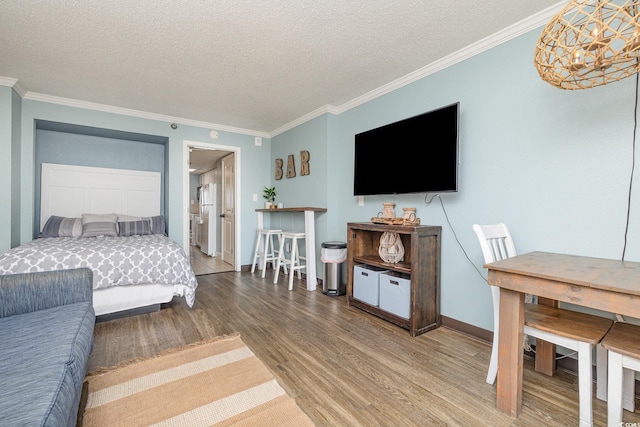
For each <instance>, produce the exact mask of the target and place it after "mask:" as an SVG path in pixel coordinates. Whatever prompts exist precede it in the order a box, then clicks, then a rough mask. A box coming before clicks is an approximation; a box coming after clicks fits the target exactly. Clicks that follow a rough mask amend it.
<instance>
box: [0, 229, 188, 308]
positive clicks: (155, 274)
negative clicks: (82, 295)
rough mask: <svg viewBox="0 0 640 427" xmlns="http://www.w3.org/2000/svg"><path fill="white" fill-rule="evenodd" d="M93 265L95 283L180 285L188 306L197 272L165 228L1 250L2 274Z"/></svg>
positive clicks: (96, 285)
mask: <svg viewBox="0 0 640 427" xmlns="http://www.w3.org/2000/svg"><path fill="white" fill-rule="evenodd" d="M77 267H89V268H91V269H92V270H93V289H102V288H107V287H110V286H125V285H141V284H148V283H159V284H167V285H169V284H171V285H174V286H175V285H181V286H182V288H183V291H184V292H183V293H184V296H185V299H186V302H187V304H188V305H189V307H191V306H193V302H194V300H195V293H196V287H197V286H198V283H197V282H196V277H195V274H194V272H193V269H192V268H191V264H190V263H189V259H188V258H187V257H186V255H185V253H184V251H183V250H182V247H181V246H180V245H178V244H177V243H176V242H174V241H173V240H171V239H169V238H168V237H166V236H163V235H161V234H151V235H144V236H131V237H89V238H76V237H50V238H42V239H36V240H32V241H31V242H29V243H27V244H24V245H22V246H18V247H16V248H13V249H11V250H9V251H8V252H5V253H3V254H1V255H0V274H14V273H27V272H32V271H48V270H63V269H68V268H77Z"/></svg>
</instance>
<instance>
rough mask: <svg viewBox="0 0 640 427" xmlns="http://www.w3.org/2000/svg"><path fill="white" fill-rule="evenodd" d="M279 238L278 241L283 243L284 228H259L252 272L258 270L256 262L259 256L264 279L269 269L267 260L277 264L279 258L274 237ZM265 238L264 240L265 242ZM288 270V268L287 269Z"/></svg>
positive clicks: (273, 264)
mask: <svg viewBox="0 0 640 427" xmlns="http://www.w3.org/2000/svg"><path fill="white" fill-rule="evenodd" d="M274 237H277V238H278V243H280V246H281V245H282V243H281V242H282V230H278V229H267V228H259V229H258V238H257V242H256V249H255V251H254V252H253V263H252V264H251V272H252V273H253V272H255V271H256V264H257V260H258V257H260V264H261V267H262V278H263V279H264V275H265V272H266V270H267V262H269V261H271V265H272V266H275V263H276V261H277V259H278V254H277V253H276V246H275V245H274V243H273V238H274ZM263 239H264V242H263ZM285 271H286V270H285Z"/></svg>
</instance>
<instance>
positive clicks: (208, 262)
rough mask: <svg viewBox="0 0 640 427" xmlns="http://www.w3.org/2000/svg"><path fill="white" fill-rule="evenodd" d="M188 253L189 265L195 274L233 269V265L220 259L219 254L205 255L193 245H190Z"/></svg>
mask: <svg viewBox="0 0 640 427" xmlns="http://www.w3.org/2000/svg"><path fill="white" fill-rule="evenodd" d="M189 255H190V261H191V267H192V268H193V272H194V273H195V274H196V276H200V275H203V274H213V273H223V272H226V271H233V265H231V264H229V263H228V262H224V261H222V258H221V257H220V256H219V255H218V256H214V257H210V256H207V255H205V254H204V253H203V252H202V251H201V250H200V249H199V248H197V247H195V246H191V247H190V254H189Z"/></svg>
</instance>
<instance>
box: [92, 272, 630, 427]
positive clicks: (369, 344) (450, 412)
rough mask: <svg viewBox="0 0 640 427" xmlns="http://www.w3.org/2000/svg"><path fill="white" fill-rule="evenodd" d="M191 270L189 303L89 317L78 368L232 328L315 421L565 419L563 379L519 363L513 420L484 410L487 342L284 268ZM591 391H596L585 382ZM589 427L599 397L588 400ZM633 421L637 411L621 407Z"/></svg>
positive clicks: (571, 419)
mask: <svg viewBox="0 0 640 427" xmlns="http://www.w3.org/2000/svg"><path fill="white" fill-rule="evenodd" d="M272 274H273V272H272V270H268V272H267V277H266V278H265V279H261V278H260V275H259V274H254V275H252V274H251V273H244V272H243V273H236V272H229V273H219V274H214V275H207V276H200V277H198V283H199V286H198V289H197V291H196V302H195V304H194V306H193V308H189V307H187V305H186V303H185V302H184V299H183V298H175V299H174V301H173V302H171V303H170V304H168V305H166V306H165V307H164V308H163V309H162V310H160V311H159V312H154V313H149V314H143V315H137V316H132V317H127V318H122V319H117V320H110V321H106V322H102V323H98V324H96V328H95V344H94V349H93V353H92V355H91V358H90V359H89V371H93V370H96V369H98V368H100V367H108V366H112V365H115V364H117V363H119V362H121V361H125V360H128V359H133V358H137V357H150V356H153V355H155V354H156V353H157V352H159V351H161V350H165V349H168V348H171V347H176V346H180V345H183V344H187V343H191V342H195V341H199V340H203V339H207V338H212V337H215V336H219V335H225V334H232V333H235V332H239V333H240V334H241V337H242V339H243V341H244V342H245V343H246V344H247V346H249V348H250V349H251V350H252V351H253V352H254V353H255V354H256V355H257V356H258V357H259V358H260V359H261V360H262V361H263V362H264V363H265V365H266V366H267V367H268V368H269V369H270V370H271V371H272V372H273V374H274V375H275V376H276V378H277V380H278V382H279V383H280V384H281V385H282V387H283V388H284V389H285V390H286V391H287V392H288V393H289V394H290V395H291V396H292V397H293V398H295V399H296V400H297V402H298V404H299V405H300V407H301V408H302V409H303V410H304V411H305V412H306V413H307V414H308V415H309V417H311V419H312V420H313V421H314V422H315V423H316V425H318V426H367V427H368V426H441V425H443V426H444V425H448V426H463V425H464V426H485V425H486V426H540V425H545V426H546V427H552V426H573V425H577V424H578V422H577V414H578V388H577V379H576V377H575V376H574V375H572V374H569V373H566V372H562V371H560V372H558V373H557V374H556V375H555V376H554V377H548V376H545V375H542V374H539V373H536V372H534V371H533V363H532V362H531V361H530V360H526V359H525V372H524V386H523V408H522V414H521V415H520V417H519V418H518V419H517V420H514V419H512V418H511V417H509V416H507V415H505V414H502V413H499V412H498V411H496V409H495V399H496V388H495V386H492V385H489V384H486V383H485V377H486V370H487V367H488V364H489V355H490V345H489V344H488V343H485V342H481V341H479V340H476V339H474V338H470V337H468V336H466V335H463V334H460V333H458V332H455V331H453V330H450V329H446V328H443V327H441V328H438V329H436V330H433V331H430V332H427V333H425V334H423V335H420V336H418V337H416V338H411V336H410V335H409V333H408V332H407V331H406V330H404V329H401V328H399V327H396V326H394V325H392V324H389V323H387V322H385V321H383V320H380V319H378V318H376V317H374V316H371V315H369V314H367V313H365V312H363V311H360V310H358V309H356V308H348V307H347V305H346V299H345V297H344V296H342V297H329V296H326V295H323V294H322V292H321V290H318V291H315V292H309V291H307V290H306V289H305V284H304V283H302V282H299V281H298V279H297V278H296V279H295V280H294V290H293V291H288V290H287V286H286V283H285V282H286V276H284V277H281V278H280V284H278V285H274V284H273V283H272V280H273V276H272ZM594 393H595V390H594ZM593 408H594V421H595V423H594V425H596V426H605V425H606V403H605V402H601V401H599V400H597V399H595V397H594V400H593ZM624 421H625V422H636V423H638V422H640V410H638V411H636V413H633V414H631V413H629V412H626V411H625V413H624Z"/></svg>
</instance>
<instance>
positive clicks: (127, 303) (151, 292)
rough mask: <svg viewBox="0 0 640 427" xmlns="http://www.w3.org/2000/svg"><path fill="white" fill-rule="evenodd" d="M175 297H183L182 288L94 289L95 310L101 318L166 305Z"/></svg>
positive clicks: (118, 287)
mask: <svg viewBox="0 0 640 427" xmlns="http://www.w3.org/2000/svg"><path fill="white" fill-rule="evenodd" d="M175 295H178V296H182V289H181V286H174V285H158V284H147V285H128V286H113V287H110V288H104V289H94V291H93V309H94V310H95V312H96V316H101V315H103V314H110V313H116V312H118V311H124V310H131V309H134V308H138V307H146V306H148V305H154V304H162V303H166V302H169V301H171V300H172V299H173V297H174V296H175Z"/></svg>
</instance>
